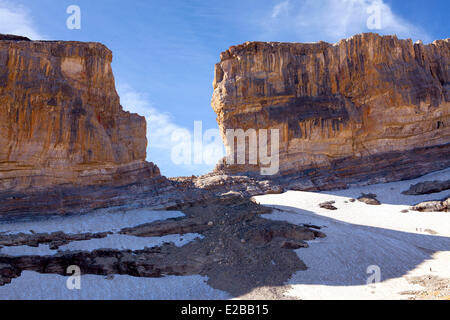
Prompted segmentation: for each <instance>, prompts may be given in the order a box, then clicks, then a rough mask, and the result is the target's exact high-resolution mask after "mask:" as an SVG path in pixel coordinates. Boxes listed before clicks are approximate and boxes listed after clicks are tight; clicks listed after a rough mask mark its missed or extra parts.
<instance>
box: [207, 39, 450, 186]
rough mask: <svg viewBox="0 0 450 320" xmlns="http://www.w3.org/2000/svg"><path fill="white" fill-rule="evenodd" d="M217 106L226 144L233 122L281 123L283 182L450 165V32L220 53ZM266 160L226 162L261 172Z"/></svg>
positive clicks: (409, 174)
mask: <svg viewBox="0 0 450 320" xmlns="http://www.w3.org/2000/svg"><path fill="white" fill-rule="evenodd" d="M212 106H213V108H214V110H215V112H216V113H217V121H218V123H219V126H220V129H221V132H222V134H223V137H224V141H225V144H226V146H227V147H230V142H229V141H228V140H227V139H225V136H226V130H227V129H243V130H247V129H256V130H258V132H260V130H261V129H278V130H279V135H280V139H279V140H280V147H279V158H280V165H279V169H280V171H279V174H278V175H276V176H274V177H273V178H274V179H279V180H280V184H282V185H284V186H290V187H292V188H293V189H299V190H321V189H332V188H342V187H347V186H348V185H349V184H352V183H360V182H367V183H378V182H387V181H394V180H399V179H406V178H413V177H418V176H420V175H423V174H425V173H427V172H430V171H434V170H438V169H442V168H445V167H448V166H449V165H450V144H449V142H450V40H449V39H445V40H436V41H434V42H433V43H431V44H428V45H424V44H421V43H415V44H414V43H413V42H412V41H411V40H399V39H397V38H396V37H395V36H379V35H377V34H373V33H367V34H360V35H355V36H353V37H351V38H349V39H346V40H342V41H339V42H338V43H336V44H330V43H325V42H318V43H278V42H246V43H244V44H242V45H237V46H233V47H231V48H230V49H229V50H227V51H225V52H223V53H222V54H221V61H220V63H218V64H217V65H216V68H215V80H214V95H213V99H212ZM270 145H271V142H270V139H269V147H268V150H270ZM230 152H232V153H234V156H235V158H237V156H238V155H237V151H235V150H232V151H231V150H230ZM247 157H248V154H247ZM261 167H264V165H260V164H258V165H250V164H249V160H247V162H246V164H245V165H238V164H235V165H230V164H225V165H224V164H219V166H218V169H217V170H218V171H225V172H231V173H243V172H245V173H250V174H252V173H253V174H255V175H259V174H260V168H261Z"/></svg>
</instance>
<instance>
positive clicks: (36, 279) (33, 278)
mask: <svg viewBox="0 0 450 320" xmlns="http://www.w3.org/2000/svg"><path fill="white" fill-rule="evenodd" d="M67 279H68V277H63V276H60V275H54V274H40V273H36V272H31V271H24V272H23V273H22V276H21V277H20V278H17V279H13V280H12V282H11V283H10V284H7V285H5V286H3V287H0V299H5V300H49V299H53V300H213V299H229V298H231V297H230V296H229V294H227V293H225V292H223V291H220V290H216V289H213V288H211V287H210V286H208V285H207V283H206V282H207V280H208V278H207V277H202V276H199V275H194V276H166V277H163V278H138V277H132V276H127V275H115V276H114V278H113V279H111V280H108V279H106V277H104V276H97V275H83V276H81V289H80V290H69V289H67V286H66V282H67Z"/></svg>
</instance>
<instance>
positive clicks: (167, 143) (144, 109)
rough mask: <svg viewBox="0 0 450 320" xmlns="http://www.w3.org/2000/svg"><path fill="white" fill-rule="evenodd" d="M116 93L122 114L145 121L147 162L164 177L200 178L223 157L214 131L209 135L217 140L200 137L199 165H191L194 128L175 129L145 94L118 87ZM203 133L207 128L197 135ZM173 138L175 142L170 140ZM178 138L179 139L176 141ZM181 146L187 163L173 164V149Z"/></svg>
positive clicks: (170, 120)
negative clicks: (130, 114)
mask: <svg viewBox="0 0 450 320" xmlns="http://www.w3.org/2000/svg"><path fill="white" fill-rule="evenodd" d="M117 91H118V93H119V96H120V101H121V104H122V106H123V108H124V109H125V110H127V111H130V112H133V113H137V114H139V115H141V116H144V117H145V118H146V120H147V139H148V148H147V160H148V161H152V162H155V163H156V164H157V165H158V166H159V167H160V168H161V171H162V174H164V175H168V176H173V175H181V174H184V175H191V174H204V173H207V172H209V171H211V170H212V169H213V168H214V166H215V164H216V163H217V162H218V161H219V159H220V158H221V157H223V154H222V153H221V152H220V151H221V150H222V149H223V144H222V142H221V139H220V135H219V130H218V129H217V128H215V130H213V131H217V134H216V136H218V137H213V138H212V139H211V137H209V138H210V139H207V138H204V137H203V138H204V140H202V143H203V148H202V153H203V156H202V157H203V162H202V163H195V162H194V161H195V160H194V158H195V151H196V150H195V148H194V142H193V139H194V132H193V128H194V124H193V126H192V128H185V127H182V126H179V125H178V124H176V122H175V119H174V118H173V117H172V115H171V114H170V113H167V112H162V111H160V110H158V109H157V108H155V106H154V105H153V103H152V102H151V100H150V98H149V97H148V96H147V95H146V94H143V93H140V92H138V91H136V90H135V89H133V88H132V87H131V86H130V85H127V84H120V85H118V87H117ZM205 129H207V128H202V132H201V134H203V133H204V132H203V131H204V130H205ZM210 132H211V130H210ZM213 133H215V132H213ZM173 136H175V137H177V138H178V139H173ZM180 137H181V138H182V139H179V138H180ZM183 144H185V145H184V146H183V148H187V149H188V150H190V151H189V153H190V157H189V159H188V160H189V163H175V162H174V160H173V159H172V151H173V150H175V148H176V147H178V149H179V147H180V145H183ZM218 149H219V150H218Z"/></svg>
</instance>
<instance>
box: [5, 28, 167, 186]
mask: <svg viewBox="0 0 450 320" xmlns="http://www.w3.org/2000/svg"><path fill="white" fill-rule="evenodd" d="M111 61H112V53H111V51H109V50H108V49H107V48H106V47H105V46H103V45H101V44H98V43H80V42H61V41H54V42H53V41H52V42H47V41H29V40H28V39H26V38H22V37H17V36H10V35H2V36H0V191H4V190H20V189H26V188H31V189H36V188H46V187H49V186H54V185H61V184H70V185H92V184H108V183H114V184H126V183H131V182H135V181H136V180H137V179H139V178H142V177H151V176H157V175H159V170H158V169H157V168H156V166H154V165H153V164H149V163H146V162H145V157H146V147H147V139H146V121H145V118H144V117H141V116H139V115H137V114H131V113H128V112H125V111H123V109H122V107H121V105H120V101H119V96H118V95H117V93H116V90H115V85H114V76H113V73H112V70H111Z"/></svg>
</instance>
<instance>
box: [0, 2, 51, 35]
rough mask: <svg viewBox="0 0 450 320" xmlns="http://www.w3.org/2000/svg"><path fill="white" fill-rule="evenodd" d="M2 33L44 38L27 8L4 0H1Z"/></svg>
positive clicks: (0, 20) (0, 23)
mask: <svg viewBox="0 0 450 320" xmlns="http://www.w3.org/2000/svg"><path fill="white" fill-rule="evenodd" d="M0 33H4V34H14V35H19V36H25V37H28V38H30V39H32V40H42V39H44V37H43V36H42V35H41V34H39V32H38V31H37V30H36V28H35V26H34V24H33V21H32V18H31V14H30V12H29V11H28V10H27V9H26V8H24V7H22V6H20V5H17V4H13V3H11V2H9V1H8V2H7V1H3V0H0Z"/></svg>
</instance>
